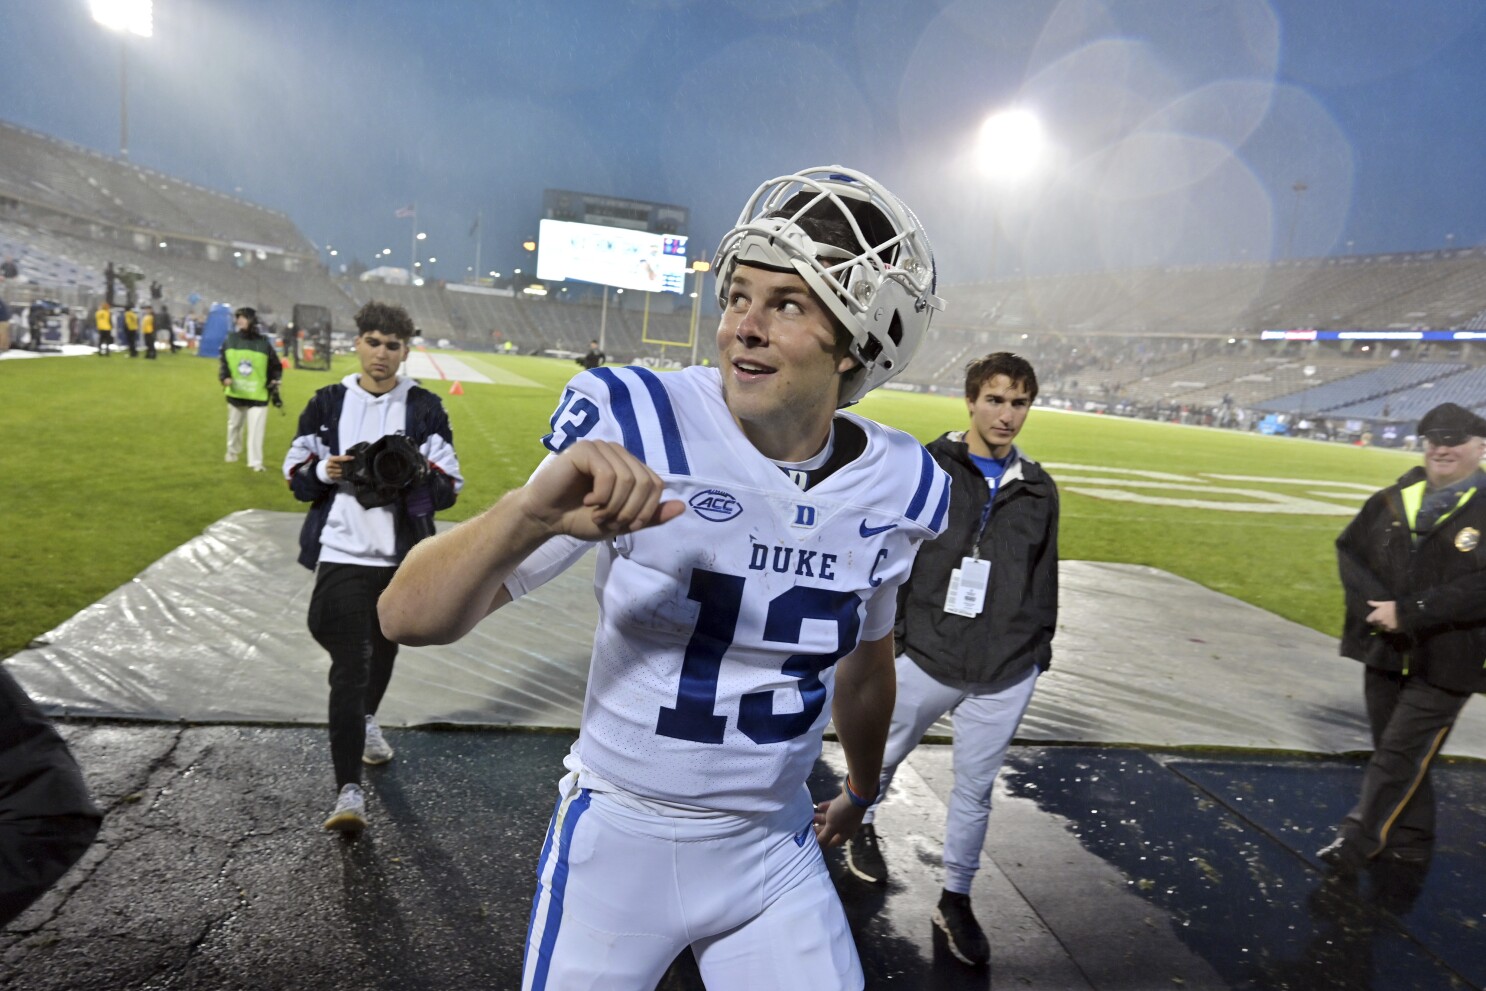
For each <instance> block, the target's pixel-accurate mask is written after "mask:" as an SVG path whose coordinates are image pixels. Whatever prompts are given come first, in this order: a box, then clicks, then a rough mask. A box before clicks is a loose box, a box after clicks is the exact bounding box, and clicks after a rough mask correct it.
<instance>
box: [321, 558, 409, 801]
mask: <svg viewBox="0 0 1486 991" xmlns="http://www.w3.org/2000/svg"><path fill="white" fill-rule="evenodd" d="M396 572H397V569H396V568H375V567H370V566H365V565H359V564H335V563H322V564H321V565H320V566H319V568H317V569H316V572H315V591H314V593H313V594H312V595H311V596H310V614H309V627H310V634H311V635H312V636H314V638H315V640H316V641H317V642H318V643H319V644H320V646H322V647H324V648H325V649H326V650H328V651H329V652H330V758H331V760H332V761H333V762H334V764H335V785H336V787H337V788H340V787H341V786H342V785H347V784H360V783H361V750H362V748H363V747H364V746H365V745H366V717H367V716H374V715H376V713H377V707H378V706H380V705H381V704H382V696H383V695H385V694H386V693H387V683H388V682H390V681H391V680H392V662H393V661H394V660H396V659H397V644H395V643H393V642H392V641H391V640H388V639H387V638H386V637H384V636H382V627H381V625H380V624H379V623H378V622H377V596H379V595H381V594H382V590H383V589H384V588H386V587H387V584H388V583H389V582H391V581H392V576H393V575H394V574H395V573H396Z"/></svg>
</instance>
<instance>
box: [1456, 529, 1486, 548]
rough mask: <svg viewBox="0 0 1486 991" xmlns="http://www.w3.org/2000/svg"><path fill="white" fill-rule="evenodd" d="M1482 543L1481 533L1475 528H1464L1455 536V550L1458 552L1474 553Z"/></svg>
mask: <svg viewBox="0 0 1486 991" xmlns="http://www.w3.org/2000/svg"><path fill="white" fill-rule="evenodd" d="M1480 542H1481V531H1480V530H1477V529H1476V528H1475V527H1473V526H1463V527H1461V528H1460V532H1459V533H1457V534H1456V535H1455V549H1456V550H1457V551H1473V550H1475V549H1476V545H1477V544H1479V543H1480Z"/></svg>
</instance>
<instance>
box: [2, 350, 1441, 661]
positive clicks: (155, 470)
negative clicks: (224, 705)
mask: <svg viewBox="0 0 1486 991" xmlns="http://www.w3.org/2000/svg"><path fill="white" fill-rule="evenodd" d="M457 357H459V358H460V359H461V360H463V361H464V362H466V363H467V364H469V365H470V366H472V367H474V368H476V369H478V370H480V371H483V372H484V373H485V374H486V375H487V376H489V377H490V378H492V379H494V380H496V383H497V384H492V385H481V384H474V383H470V384H464V385H463V394H462V395H449V389H450V383H448V382H438V381H430V382H425V384H426V385H428V386H429V387H430V388H433V389H435V390H436V391H438V392H439V393H440V394H441V395H443V397H444V402H445V404H446V406H447V407H448V409H449V413H450V418H451V420H452V422H453V426H454V438H455V444H456V447H457V448H458V451H459V456H460V461H461V462H462V464H463V467H464V473H465V478H466V487H465V490H464V494H463V495H462V496H461V497H460V501H459V504H458V505H457V506H456V507H455V508H454V509H453V510H451V511H450V512H448V513H445V514H442V517H441V518H445V519H451V520H460V519H465V518H467V517H469V516H471V515H473V514H475V513H478V512H479V511H480V510H481V509H483V508H485V507H486V506H488V505H489V504H490V503H491V502H493V501H494V500H495V499H496V498H497V497H498V496H499V495H500V494H501V493H502V492H504V491H506V490H507V489H508V488H510V487H512V486H514V485H517V484H520V483H521V482H522V481H523V480H524V479H525V478H526V476H527V474H528V473H529V472H530V471H531V469H532V467H533V466H534V465H535V464H536V463H537V461H538V460H539V459H540V457H541V454H542V450H543V449H542V448H541V446H540V444H539V443H538V442H537V439H538V438H539V437H541V436H542V435H543V434H544V433H546V432H547V419H548V417H549V416H550V415H551V412H552V409H553V406H554V403H555V401H556V399H557V396H558V393H559V391H560V389H561V387H562V385H563V383H564V382H566V381H567V379H568V378H569V377H571V375H572V374H573V372H574V371H576V368H575V366H574V365H573V364H572V363H571V362H565V361H556V360H552V359H546V358H533V357H520V356H513V357H504V356H494V355H481V354H461V355H458V356H457ZM352 370H354V365H353V362H352V359H350V358H346V357H342V358H337V359H336V367H335V369H334V373H333V374H331V373H324V372H307V371H290V372H289V373H287V374H286V376H285V382H284V390H283V395H284V399H285V405H286V408H287V409H286V411H287V413H288V415H287V416H280V415H279V414H278V413H277V412H275V411H272V410H271V411H270V413H269V418H268V437H267V443H266V445H265V452H266V460H267V461H268V463H269V464H270V466H271V467H272V466H276V465H277V464H278V462H279V461H280V460H281V459H282V458H283V455H284V452H285V450H286V449H287V448H288V445H289V441H290V440H291V438H292V436H293V434H294V427H295V422H296V418H297V415H298V412H299V410H300V409H302V408H303V406H304V404H305V401H306V400H307V399H308V397H309V395H310V394H311V393H312V392H313V391H314V390H315V389H316V388H319V387H320V386H322V385H326V384H329V383H330V382H332V381H335V380H336V379H338V378H339V377H340V376H341V375H344V374H345V373H347V372H349V371H352ZM214 373H215V362H214V361H208V360H203V359H200V358H195V357H190V356H187V355H185V354H181V355H176V356H174V357H172V356H170V355H162V356H161V358H160V359H159V360H157V361H145V360H144V359H142V358H141V359H137V360H132V361H131V360H130V359H129V358H128V357H127V356H124V355H117V354H116V355H114V356H113V357H110V358H107V359H103V358H97V357H78V358H65V359H64V358H49V359H35V360H11V361H0V396H3V397H4V402H3V403H0V437H3V438H4V440H3V445H4V446H3V448H0V452H3V453H0V464H3V466H4V470H3V477H4V479H5V483H6V485H5V499H4V514H5V522H4V526H3V529H0V534H3V537H0V559H3V561H4V568H3V570H0V657H5V656H8V655H10V654H12V653H14V652H15V651H16V650H19V649H20V648H22V647H24V646H25V645H26V644H27V643H28V642H29V641H30V640H32V639H33V638H35V637H37V636H39V635H40V634H42V633H44V632H45V631H47V630H49V629H51V628H52V627H54V626H56V625H57V624H58V623H60V622H62V621H63V620H64V619H66V618H67V617H68V616H71V615H72V614H73V613H75V612H77V611H78V610H80V609H82V608H84V607H86V606H87V605H88V604H89V603H91V602H94V601H96V600H97V599H99V598H101V597H102V596H103V595H105V594H106V593H108V592H109V591H110V590H112V589H114V588H116V587H118V586H119V585H121V584H123V583H124V582H127V581H129V580H130V579H131V578H132V577H134V576H135V575H137V574H138V573H139V572H140V571H142V570H143V569H144V568H145V567H147V566H148V565H149V564H150V563H151V562H152V561H154V560H156V559H157V558H159V557H161V556H162V555H164V554H166V553H168V552H169V551H170V550H171V549H173V548H175V547H177V546H179V545H180V544H182V543H184V542H185V541H187V540H190V539H191V538H192V537H194V536H196V535H198V534H199V533H201V531H202V530H203V529H204V528H205V527H207V526H208V525H209V524H211V523H212V522H213V521H215V520H218V519H220V518H221V517H223V516H225V515H227V514H228V513H231V512H234V511H236V510H240V509H248V508H258V509H273V510H282V511H289V512H299V511H302V509H303V505H302V504H300V503H297V502H295V500H294V499H293V498H292V497H291V496H290V494H289V492H288V489H287V487H286V485H285V484H284V482H283V480H282V478H281V477H280V476H279V475H278V474H277V473H276V472H275V471H273V470H270V471H268V472H266V473H263V474H255V473H253V472H250V471H248V470H247V469H246V468H245V467H244V466H243V465H242V464H241V463H239V464H230V465H229V464H224V463H223V461H222V454H223V449H224V434H225V429H226V413H225V404H224V403H223V400H222V395H221V389H220V388H219V387H218V385H217V383H216V381H215V374H214ZM857 409H858V411H860V412H862V413H864V414H865V415H867V416H870V417H873V418H875V419H879V420H882V421H884V422H886V423H890V424H893V425H894V426H898V427H901V428H902V429H904V430H907V431H909V432H910V433H912V434H914V435H915V436H917V437H918V438H919V439H921V440H924V441H928V440H931V439H933V438H934V437H936V436H938V435H939V434H940V433H943V432H944V431H946V430H958V429H961V428H962V427H963V426H964V423H965V408H964V404H963V402H962V401H961V400H960V399H958V398H954V397H942V396H926V395H918V394H913V393H899V392H888V391H879V393H878V394H876V395H874V396H873V397H872V398H869V399H868V400H867V401H866V402H863V403H862V404H861V405H860V406H859V407H857ZM1021 446H1022V448H1023V450H1024V451H1025V453H1026V454H1027V455H1028V456H1029V457H1032V458H1033V459H1035V460H1038V461H1041V462H1043V463H1044V464H1046V465H1048V466H1049V468H1050V470H1051V471H1052V474H1053V476H1054V477H1055V478H1056V479H1057V480H1058V482H1059V485H1060V488H1061V490H1062V493H1063V523H1062V534H1061V552H1062V556H1063V558H1064V559H1067V560H1072V559H1084V560H1096V561H1118V562H1126V563H1131V564H1142V565H1149V566H1151V567H1155V568H1160V569H1163V570H1165V571H1170V572H1173V573H1175V574H1178V575H1181V576H1183V577H1185V578H1189V579H1192V580H1193V581H1197V582H1200V583H1201V584H1203V585H1206V586H1208V587H1209V588H1212V589H1216V590H1217V591H1220V592H1224V593H1227V594H1229V595H1233V596H1236V597H1237V598H1240V599H1243V600H1244V601H1247V602H1250V603H1253V604H1254V605H1257V606H1260V607H1262V608H1264V609H1267V610H1270V611H1271V612H1274V613H1277V614H1279V615H1281V616H1284V617H1286V618H1289V619H1293V620H1295V621H1297V622H1300V623H1303V624H1305V625H1307V626H1311V627H1314V628H1315V629H1317V630H1321V631H1323V632H1325V633H1329V634H1333V635H1335V634H1336V633H1337V632H1338V631H1339V629H1340V620H1341V614H1340V610H1341V593H1340V587H1339V585H1338V584H1337V579H1336V565H1335V558H1334V555H1333V552H1332V541H1333V540H1334V539H1335V537H1336V535H1337V533H1338V532H1339V531H1340V530H1341V528H1342V526H1344V525H1345V523H1346V521H1347V518H1348V516H1350V515H1351V513H1353V512H1355V511H1356V508H1357V507H1358V506H1360V505H1361V502H1362V499H1363V498H1364V497H1365V496H1366V494H1367V493H1368V492H1369V491H1371V490H1373V489H1376V488H1378V487H1380V486H1381V485H1383V484H1386V483H1387V482H1389V481H1391V480H1392V479H1394V478H1395V477H1397V476H1398V475H1399V474H1401V473H1402V472H1403V471H1404V470H1405V469H1406V468H1407V467H1409V466H1410V465H1411V464H1413V463H1416V461H1417V458H1418V455H1408V454H1402V453H1399V452H1393V451H1385V450H1377V449H1361V448H1352V447H1344V446H1340V445H1333V444H1322V443H1314V442H1310V441H1300V440H1289V439H1284V438H1269V437H1260V436H1258V435H1253V434H1237V433H1233V432H1228V431H1215V430H1204V429H1200V428H1191V427H1180V426H1173V425H1169V424H1157V423H1147V422H1143V421H1131V420H1122V419H1117V418H1113V417H1109V418H1106V417H1101V416H1091V415H1081V414H1068V413H1062V412H1059V411H1056V410H1046V409H1036V410H1034V411H1033V413H1032V415H1031V417H1030V419H1029V420H1028V424H1027V427H1026V429H1025V430H1024V431H1023V433H1022V437H1021ZM252 595H253V588H252V585H251V579H250V578H248V577H246V576H245V579H244V586H243V596H244V598H245V599H247V598H251V596H252ZM290 619H291V620H292V621H293V622H295V623H298V622H301V621H302V617H292V618H290Z"/></svg>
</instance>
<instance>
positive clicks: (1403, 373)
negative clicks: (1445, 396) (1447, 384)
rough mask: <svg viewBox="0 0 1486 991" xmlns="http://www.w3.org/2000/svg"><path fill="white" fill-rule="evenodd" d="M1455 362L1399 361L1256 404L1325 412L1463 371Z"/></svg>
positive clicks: (1274, 407)
mask: <svg viewBox="0 0 1486 991" xmlns="http://www.w3.org/2000/svg"><path fill="white" fill-rule="evenodd" d="M1467 367H1468V366H1466V365H1463V364H1460V363H1458V362H1426V361H1400V362H1390V363H1388V364H1386V365H1384V366H1383V367H1382V368H1377V369H1373V370H1372V371H1367V372H1363V373H1362V374H1361V375H1353V376H1350V377H1348V378H1345V379H1342V380H1341V381H1339V382H1328V383H1326V384H1325V385H1320V386H1316V387H1315V388H1312V389H1305V390H1303V391H1301V392H1297V393H1292V394H1290V395H1286V396H1279V397H1277V398H1275V399H1270V400H1267V401H1265V402H1262V403H1258V404H1256V405H1257V406H1258V407H1259V408H1260V409H1267V410H1273V411H1275V412H1288V411H1291V410H1296V409H1301V410H1310V411H1313V412H1316V413H1329V412H1332V411H1336V410H1341V409H1344V408H1345V407H1348V406H1353V405H1356V404H1358V403H1362V402H1366V401H1367V400H1370V399H1380V398H1382V397H1385V396H1388V395H1391V394H1393V393H1398V392H1403V391H1405V390H1407V389H1409V388H1411V387H1413V386H1417V385H1419V384H1421V383H1423V382H1439V381H1442V380H1444V379H1446V378H1448V377H1449V376H1452V375H1455V374H1457V373H1459V372H1462V371H1464V370H1465V369H1466V368H1467Z"/></svg>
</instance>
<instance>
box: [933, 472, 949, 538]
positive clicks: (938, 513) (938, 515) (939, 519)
mask: <svg viewBox="0 0 1486 991" xmlns="http://www.w3.org/2000/svg"><path fill="white" fill-rule="evenodd" d="M947 512H949V485H948V483H947V482H946V484H945V486H944V492H943V493H941V494H940V496H939V506H938V508H936V509H935V510H934V518H933V519H931V520H930V521H929V529H930V530H933V531H934V532H935V533H939V532H941V529H940V528H941V527H943V526H944V514H945V513H947Z"/></svg>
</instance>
